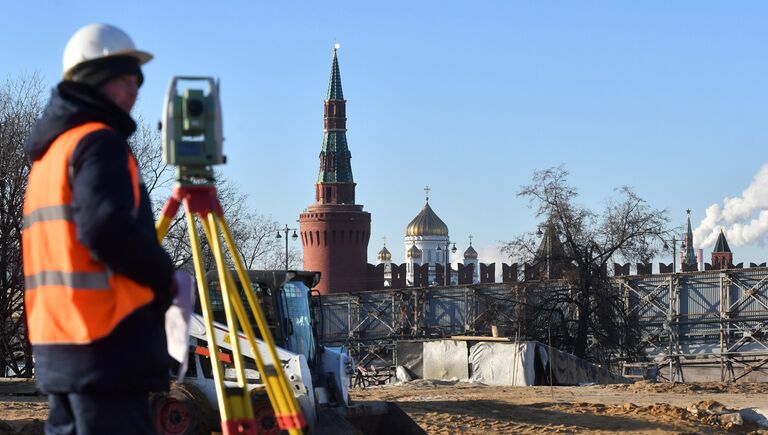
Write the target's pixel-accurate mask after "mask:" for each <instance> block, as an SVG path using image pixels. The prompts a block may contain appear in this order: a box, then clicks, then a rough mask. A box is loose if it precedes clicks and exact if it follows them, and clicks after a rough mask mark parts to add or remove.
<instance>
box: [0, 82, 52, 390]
mask: <svg viewBox="0 0 768 435" xmlns="http://www.w3.org/2000/svg"><path fill="white" fill-rule="evenodd" d="M42 89H43V87H42V82H41V79H40V77H39V76H38V75H36V74H35V75H30V76H23V77H21V78H18V79H16V80H6V81H5V82H4V83H2V84H1V85H0V376H6V375H10V376H25V377H29V376H32V352H31V348H30V346H29V342H28V341H27V337H26V323H25V319H26V318H25V313H24V270H23V263H22V260H21V231H22V224H23V207H24V192H25V191H26V188H27V177H28V175H29V168H30V164H29V161H28V160H27V158H26V155H25V154H24V151H23V149H22V144H23V143H24V140H25V139H26V138H27V136H29V132H30V130H31V128H32V126H33V125H34V124H35V121H37V118H38V117H39V116H40V113H41V111H42V107H43V100H42Z"/></svg>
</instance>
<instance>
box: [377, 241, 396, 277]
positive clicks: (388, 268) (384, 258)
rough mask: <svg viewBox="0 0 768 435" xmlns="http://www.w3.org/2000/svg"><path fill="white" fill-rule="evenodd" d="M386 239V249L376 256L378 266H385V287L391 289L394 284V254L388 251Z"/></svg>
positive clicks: (382, 249) (383, 248)
mask: <svg viewBox="0 0 768 435" xmlns="http://www.w3.org/2000/svg"><path fill="white" fill-rule="evenodd" d="M383 239H384V247H382V248H381V251H379V253H378V254H377V255H376V264H383V265H384V287H389V286H390V283H391V282H392V253H391V252H389V249H387V238H386V237H383Z"/></svg>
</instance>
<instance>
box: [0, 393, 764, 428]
mask: <svg viewBox="0 0 768 435" xmlns="http://www.w3.org/2000/svg"><path fill="white" fill-rule="evenodd" d="M33 392H34V388H33V387H32V386H31V384H29V383H18V382H9V381H0V435H10V434H13V435H16V434H26V435H37V434H41V433H42V427H43V423H42V422H43V421H44V420H45V418H46V416H47V412H48V406H47V403H46V401H45V398H44V397H41V396H38V395H34V393H33ZM766 393H768V384H734V385H728V384H720V383H707V384H657V383H647V382H640V383H635V384H632V385H595V386H588V387H553V388H550V387H490V386H483V385H478V384H465V383H452V382H440V381H423V380H419V381H414V382H411V383H408V384H406V385H396V386H385V387H373V388H368V389H365V390H359V389H355V390H352V397H353V399H355V400H386V401H394V402H397V403H398V404H399V405H400V407H401V408H402V409H403V410H404V411H405V412H406V413H408V414H409V415H410V416H411V417H412V418H413V419H414V420H415V421H416V422H417V423H418V424H419V425H420V426H421V427H422V428H424V429H425V430H426V431H427V433H430V434H456V433H465V434H483V435H487V434H534V433H536V434H538V433H550V434H571V433H590V434H592V433H595V434H608V433H623V434H722V433H750V432H751V433H766V434H768V431H758V429H759V427H758V426H756V425H754V424H750V423H749V422H747V423H746V424H745V425H741V426H729V425H728V424H727V423H726V422H725V421H723V420H724V419H723V418H722V417H718V416H717V415H712V412H713V411H712V410H719V409H720V406H719V405H718V403H719V404H722V405H724V406H725V407H727V408H731V409H741V408H762V409H768V395H767V394H766ZM694 404H698V407H697V408H696V407H692V405H694ZM707 409H709V410H710V411H709V412H707ZM721 412H723V411H721ZM726 412H727V411H726Z"/></svg>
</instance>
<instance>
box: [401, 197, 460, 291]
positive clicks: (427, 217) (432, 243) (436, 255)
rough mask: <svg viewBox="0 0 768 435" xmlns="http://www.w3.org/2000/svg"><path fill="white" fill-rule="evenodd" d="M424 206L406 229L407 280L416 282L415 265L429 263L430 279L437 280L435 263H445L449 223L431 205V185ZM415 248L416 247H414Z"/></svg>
mask: <svg viewBox="0 0 768 435" xmlns="http://www.w3.org/2000/svg"><path fill="white" fill-rule="evenodd" d="M424 190H425V191H426V192H427V195H426V201H425V203H424V207H423V208H422V209H421V211H419V213H418V214H417V215H416V217H414V218H413V219H412V220H411V222H410V223H409V224H408V226H407V227H406V229H405V257H406V259H407V264H408V266H407V275H406V276H407V278H406V279H407V280H408V282H411V283H412V282H414V269H415V268H414V266H418V265H422V264H429V265H430V266H429V275H428V281H429V282H430V283H432V282H435V277H436V275H435V265H436V264H440V265H443V266H444V265H445V262H446V255H448V252H449V251H448V250H446V244H447V243H448V242H449V241H450V238H449V237H448V225H446V224H445V222H443V220H442V219H440V217H438V216H437V214H436V213H435V211H434V210H432V207H430V205H429V187H427V188H425V189H424ZM414 248H415V249H414Z"/></svg>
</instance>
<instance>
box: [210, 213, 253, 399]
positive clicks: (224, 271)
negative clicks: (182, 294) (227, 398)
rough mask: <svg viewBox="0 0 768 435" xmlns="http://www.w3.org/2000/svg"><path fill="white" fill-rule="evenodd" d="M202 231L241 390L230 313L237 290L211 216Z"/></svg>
mask: <svg viewBox="0 0 768 435" xmlns="http://www.w3.org/2000/svg"><path fill="white" fill-rule="evenodd" d="M203 230H204V231H205V236H206V238H207V239H208V246H210V247H211V253H212V254H213V258H214V259H215V260H216V271H217V272H218V275H219V286H220V289H221V296H222V297H221V301H222V305H224V314H225V316H226V319H227V328H228V329H229V335H230V337H231V345H232V356H233V358H232V359H233V362H234V363H235V370H236V372H237V383H238V385H239V386H240V387H241V388H245V386H246V380H245V368H244V364H243V356H242V353H241V352H240V340H238V339H237V336H238V329H239V328H238V324H237V318H236V317H235V316H234V313H233V312H232V301H231V300H230V299H231V298H232V297H233V296H234V295H235V294H236V292H237V288H236V287H235V286H234V285H233V281H232V278H231V274H230V271H229V268H227V265H226V264H225V263H224V255H223V253H222V251H221V240H220V239H219V233H218V231H217V230H216V222H215V221H214V220H213V214H212V213H208V216H207V217H206V219H205V221H204V222H203Z"/></svg>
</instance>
